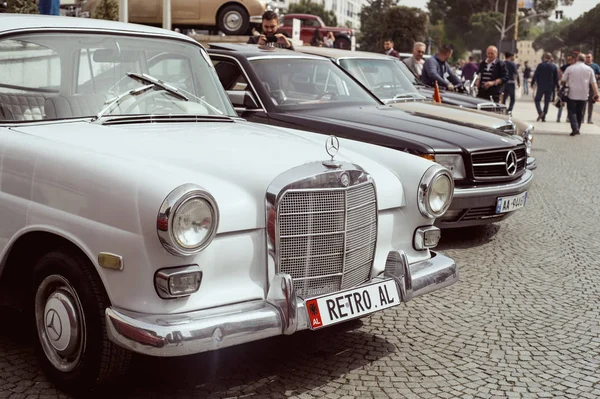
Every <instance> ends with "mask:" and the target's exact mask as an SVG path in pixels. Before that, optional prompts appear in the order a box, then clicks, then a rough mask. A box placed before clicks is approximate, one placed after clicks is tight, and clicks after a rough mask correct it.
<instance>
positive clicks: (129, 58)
mask: <svg viewBox="0 0 600 399" xmlns="http://www.w3.org/2000/svg"><path fill="white" fill-rule="evenodd" d="M93 58H94V62H108V63H115V62H119V63H120V62H136V61H137V60H138V55H137V52H136V51H134V50H116V49H112V48H101V49H98V50H96V51H94V57H93Z"/></svg>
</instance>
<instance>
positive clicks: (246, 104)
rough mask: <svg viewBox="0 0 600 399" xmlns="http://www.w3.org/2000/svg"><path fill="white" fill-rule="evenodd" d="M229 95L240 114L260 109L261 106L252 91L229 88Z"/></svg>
mask: <svg viewBox="0 0 600 399" xmlns="http://www.w3.org/2000/svg"><path fill="white" fill-rule="evenodd" d="M227 95H228V96H229V100H230V101H231V103H232V104H233V107H234V108H235V110H236V112H237V113H238V114H241V113H243V112H246V111H252V110H258V109H260V106H259V105H258V102H257V101H256V98H254V94H252V92H251V91H248V90H245V91H237V90H227Z"/></svg>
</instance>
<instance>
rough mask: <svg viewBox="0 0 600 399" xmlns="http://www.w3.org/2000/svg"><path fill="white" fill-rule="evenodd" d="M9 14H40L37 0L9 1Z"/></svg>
mask: <svg viewBox="0 0 600 399" xmlns="http://www.w3.org/2000/svg"><path fill="white" fill-rule="evenodd" d="M7 3H8V4H7V5H8V7H7V12H10V13H16V14H39V13H40V11H39V9H38V6H37V4H36V3H35V0H8V2H7Z"/></svg>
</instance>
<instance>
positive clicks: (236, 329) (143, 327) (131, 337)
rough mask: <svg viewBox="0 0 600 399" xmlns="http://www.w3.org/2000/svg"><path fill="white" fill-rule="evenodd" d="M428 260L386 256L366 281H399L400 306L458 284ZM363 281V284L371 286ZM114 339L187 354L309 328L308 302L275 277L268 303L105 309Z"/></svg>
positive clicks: (438, 261)
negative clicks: (155, 310)
mask: <svg viewBox="0 0 600 399" xmlns="http://www.w3.org/2000/svg"><path fill="white" fill-rule="evenodd" d="M431 255H432V256H431V258H430V259H428V260H426V261H421V262H416V263H413V264H408V261H407V258H406V255H405V254H404V252H402V251H393V252H391V253H390V255H389V256H388V263H387V264H386V271H385V273H383V274H381V275H380V276H377V277H375V278H373V279H372V280H371V281H369V282H368V283H372V282H378V281H382V280H385V279H393V280H395V282H396V284H397V286H398V292H400V294H401V297H402V302H407V301H409V300H411V299H413V298H416V297H418V296H421V295H424V294H427V293H430V292H433V291H436V290H438V289H441V288H444V287H447V286H449V285H452V284H454V283H455V282H457V281H458V268H457V266H456V263H455V262H454V260H452V259H451V258H449V257H447V256H444V255H441V254H437V253H435V252H433V251H431ZM368 283H365V284H368ZM106 327H107V331H108V337H109V339H110V340H111V341H113V342H114V343H116V344H117V345H120V346H122V347H124V348H126V349H129V350H131V351H133V352H138V353H142V354H146V355H150V356H161V357H167V356H183V355H190V354H194V353H200V352H206V351H211V350H216V349H220V348H225V347H229V346H234V345H239V344H242V343H246V342H251V341H257V340H260V339H264V338H268V337H274V336H276V335H282V334H287V335H289V334H293V333H294V332H296V331H300V330H305V329H307V328H309V320H308V313H307V311H306V308H305V307H304V301H303V300H302V299H300V298H298V297H296V295H295V291H294V287H293V283H292V279H291V277H290V276H289V275H287V274H277V275H276V276H275V277H274V279H273V281H271V287H270V289H269V294H268V296H267V299H266V300H257V301H252V302H244V303H238V304H233V305H227V306H221V307H217V308H212V309H205V310H199V311H196V312H188V313H182V314H167V315H151V314H141V313H135V312H131V311H127V310H122V309H116V308H113V307H110V308H107V309H106Z"/></svg>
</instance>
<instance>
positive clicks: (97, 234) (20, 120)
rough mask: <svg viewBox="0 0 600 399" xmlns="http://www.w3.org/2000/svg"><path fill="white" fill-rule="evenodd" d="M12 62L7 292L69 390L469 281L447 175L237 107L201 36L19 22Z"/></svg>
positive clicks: (1, 47)
mask: <svg viewBox="0 0 600 399" xmlns="http://www.w3.org/2000/svg"><path fill="white" fill-rule="evenodd" d="M0 70H1V71H2V73H1V74H0V156H1V162H0V217H1V218H2V223H1V224H0V262H1V263H0V299H2V301H3V303H8V304H9V305H14V306H18V307H20V308H21V309H24V310H25V311H27V312H29V313H30V314H31V315H32V326H34V327H35V328H36V336H37V338H38V339H37V340H36V349H37V354H38V359H39V361H40V364H41V366H42V368H43V369H44V371H45V372H46V374H47V375H48V376H49V378H50V380H51V381H53V382H54V383H55V384H56V385H57V386H58V387H60V388H62V389H65V390H85V389H90V388H91V387H94V386H97V385H99V384H102V383H104V382H106V381H108V380H110V379H111V378H113V377H115V376H117V375H119V374H120V373H122V372H123V371H124V370H125V369H126V367H127V364H128V361H129V359H130V358H131V355H132V353H135V352H138V353H142V354H147V355H151V356H182V355H187V354H193V353H199V352H204V351H210V350H215V349H219V348H223V347H228V346H232V345H237V344H241V343H245V342H250V341H254V340H259V339H263V338H267V337H272V336H276V335H281V334H292V333H294V332H296V331H299V330H304V329H319V328H322V327H327V326H329V325H332V324H336V323H340V322H344V321H346V320H349V319H353V318H358V317H362V316H365V315H368V314H370V313H372V312H376V311H380V310H382V309H385V308H388V307H391V306H395V305H397V304H399V303H401V302H406V301H409V300H411V299H412V298H415V297H417V296H419V295H423V294H426V293H429V292H431V291H434V290H437V289H440V288H443V287H446V286H448V285H451V284H453V283H455V282H456V281H457V280H458V270H457V267H456V264H455V262H454V261H453V260H452V259H451V258H449V257H446V256H444V255H442V254H440V253H435V252H433V251H432V250H431V248H432V247H435V245H436V244H437V242H438V240H439V237H440V232H439V230H438V229H437V228H436V227H434V226H433V222H434V220H435V218H437V217H439V216H440V215H441V214H443V213H444V212H445V210H446V209H447V207H448V205H449V204H450V202H451V201H452V192H453V180H452V177H451V175H450V173H449V171H448V170H447V169H445V168H443V167H442V166H440V165H438V164H435V163H433V162H430V161H427V160H424V159H422V158H419V157H416V156H412V155H409V154H404V153H399V152H397V151H393V150H389V149H386V148H383V147H378V146H374V145H370V144H364V143H359V142H354V141H349V140H339V141H338V140H337V139H336V138H335V137H333V136H331V137H329V138H327V141H325V140H324V138H323V136H321V135H316V134H312V133H306V132H299V131H295V130H290V129H283V128H276V127H269V126H265V125H257V124H252V123H249V122H247V121H245V120H243V119H241V118H239V117H237V116H236V112H235V110H234V109H233V107H232V105H231V102H230V101H229V99H228V97H227V95H226V93H225V91H224V90H223V88H222V86H221V85H220V83H219V81H218V79H217V76H216V74H215V71H214V69H213V67H212V63H211V62H210V59H209V57H208V55H207V53H206V51H205V50H204V48H203V47H202V46H201V45H200V44H198V43H197V42H195V41H194V40H192V39H190V38H188V37H186V36H183V35H180V34H178V33H174V32H169V31H166V30H162V29H158V28H150V27H143V26H137V25H133V24H121V23H118V22H107V21H98V20H90V19H82V18H70V17H50V16H25V15H18V16H16V15H10V14H3V15H0ZM338 150H339V153H337V152H338ZM33 321H34V322H33Z"/></svg>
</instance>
